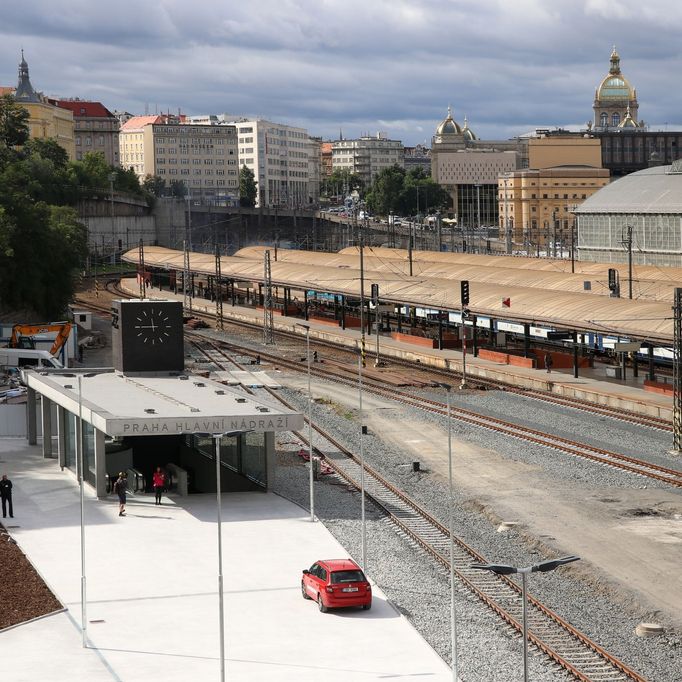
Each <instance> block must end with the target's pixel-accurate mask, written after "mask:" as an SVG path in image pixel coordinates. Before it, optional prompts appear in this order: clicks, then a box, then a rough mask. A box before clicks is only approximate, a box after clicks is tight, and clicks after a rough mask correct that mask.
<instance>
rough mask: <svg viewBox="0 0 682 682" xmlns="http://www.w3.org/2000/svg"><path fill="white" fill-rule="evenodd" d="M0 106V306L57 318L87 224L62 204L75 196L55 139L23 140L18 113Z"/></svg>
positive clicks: (67, 296)
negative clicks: (9, 145)
mask: <svg viewBox="0 0 682 682" xmlns="http://www.w3.org/2000/svg"><path fill="white" fill-rule="evenodd" d="M0 106H2V107H3V108H4V113H5V115H3V116H0V141H2V143H0V187H1V188H2V191H0V292H1V293H0V297H1V301H2V308H3V310H19V309H21V310H22V311H26V310H29V311H33V312H34V314H36V315H37V314H39V315H40V316H41V317H48V318H49V317H53V318H57V317H61V316H63V315H64V312H65V308H66V304H67V303H68V301H69V300H70V299H71V297H72V295H73V291H74V287H75V281H74V275H75V272H76V269H77V268H78V266H79V265H80V264H81V263H82V261H83V259H84V258H85V254H86V249H87V232H86V228H85V226H84V225H82V224H81V223H80V222H79V221H78V215H77V213H76V211H75V209H73V208H72V207H71V206H68V205H67V204H69V203H73V202H74V201H75V200H76V199H77V198H78V183H77V182H76V177H77V176H76V174H75V172H74V169H73V165H74V164H73V163H69V162H68V161H67V160H66V157H65V154H64V152H63V150H62V149H61V148H60V147H59V145H58V144H57V143H56V142H55V141H54V140H28V138H26V139H24V138H23V137H22V135H21V134H20V132H21V131H20V130H19V129H18V128H17V125H16V124H17V120H21V117H19V119H17V117H15V116H13V115H6V114H7V106H6V102H5V101H4V99H3V101H2V102H1V103H0ZM10 113H11V112H10ZM8 140H11V142H12V143H15V142H19V141H21V140H23V143H24V144H23V147H22V148H20V149H15V148H14V147H15V146H16V145H14V144H13V146H12V148H11V149H10V148H9V147H7V146H4V147H3V144H5V145H6V144H7V141H8ZM3 150H4V151H3ZM81 177H82V178H83V180H84V182H86V184H89V185H94V184H96V182H97V180H96V179H95V180H93V179H91V178H89V177H88V176H87V173H84V174H83V175H82V176H81Z"/></svg>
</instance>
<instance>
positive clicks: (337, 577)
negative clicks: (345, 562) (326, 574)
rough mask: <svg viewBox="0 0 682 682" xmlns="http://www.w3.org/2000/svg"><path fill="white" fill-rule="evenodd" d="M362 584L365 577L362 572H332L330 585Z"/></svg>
mask: <svg viewBox="0 0 682 682" xmlns="http://www.w3.org/2000/svg"><path fill="white" fill-rule="evenodd" d="M362 582H365V575H364V573H363V572H362V571H334V573H332V584H338V583H362Z"/></svg>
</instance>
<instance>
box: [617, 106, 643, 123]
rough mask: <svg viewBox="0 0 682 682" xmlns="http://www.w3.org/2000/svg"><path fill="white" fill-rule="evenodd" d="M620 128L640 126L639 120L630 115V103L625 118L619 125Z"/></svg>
mask: <svg viewBox="0 0 682 682" xmlns="http://www.w3.org/2000/svg"><path fill="white" fill-rule="evenodd" d="M618 127H619V128H639V124H638V123H637V121H635V119H634V118H632V116H631V115H630V106H629V105H628V110H627V113H626V114H625V118H624V119H623V120H622V121H621V124H620V125H619V126H618Z"/></svg>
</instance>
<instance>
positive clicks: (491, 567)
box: [471, 556, 580, 682]
mask: <svg viewBox="0 0 682 682" xmlns="http://www.w3.org/2000/svg"><path fill="white" fill-rule="evenodd" d="M579 560H580V557H579V556H565V557H562V558H561V559H552V560H550V561H541V562H540V563H539V564H533V565H532V566H526V567H525V568H517V567H516V566H508V565H506V564H472V566H471V568H478V569H480V570H482V571H492V572H493V573H497V574H498V575H511V574H512V573H520V574H521V599H522V600H523V682H528V613H527V612H528V599H527V593H526V576H527V575H528V574H529V573H536V572H540V573H547V572H548V571H553V570H554V569H555V568H558V567H559V566H563V565H564V564H570V563H571V562H572V561H579Z"/></svg>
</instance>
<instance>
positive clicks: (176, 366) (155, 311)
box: [111, 299, 185, 373]
mask: <svg viewBox="0 0 682 682" xmlns="http://www.w3.org/2000/svg"><path fill="white" fill-rule="evenodd" d="M111 315H112V318H111V325H112V327H113V330H112V331H113V333H112V348H113V355H114V368H115V369H117V370H119V371H120V372H124V373H125V372H174V371H177V372H182V371H183V369H184V365H185V359H184V356H185V353H184V343H183V336H182V332H183V328H182V302H181V301H148V300H139V299H137V300H136V299H132V300H119V301H112V303H111Z"/></svg>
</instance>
